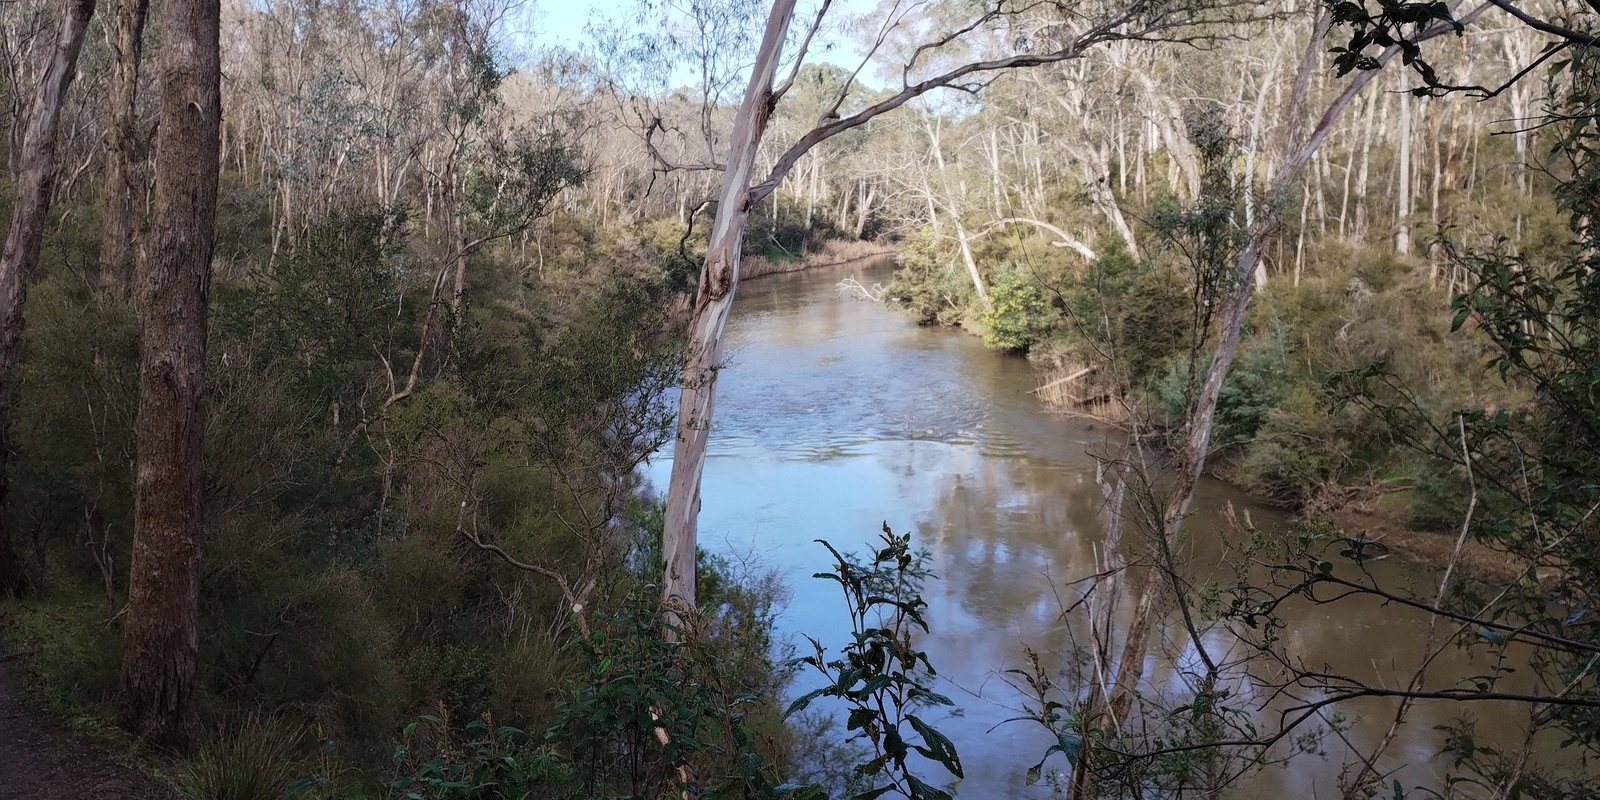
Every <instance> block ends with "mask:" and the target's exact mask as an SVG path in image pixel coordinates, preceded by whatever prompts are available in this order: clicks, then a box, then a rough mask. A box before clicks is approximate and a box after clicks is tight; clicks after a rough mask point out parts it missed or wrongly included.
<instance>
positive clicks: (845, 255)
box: [739, 239, 895, 281]
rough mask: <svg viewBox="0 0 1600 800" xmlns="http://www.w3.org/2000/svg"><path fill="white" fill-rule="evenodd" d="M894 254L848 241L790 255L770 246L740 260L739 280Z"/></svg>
mask: <svg viewBox="0 0 1600 800" xmlns="http://www.w3.org/2000/svg"><path fill="white" fill-rule="evenodd" d="M894 254H895V248H894V247H893V246H892V245H885V244H883V243H881V242H877V241H862V240H851V239H826V240H824V241H823V242H822V243H821V244H820V245H818V246H817V247H816V248H815V249H813V250H809V251H807V252H803V253H790V252H788V251H786V250H780V249H778V248H776V247H771V248H768V249H767V251H766V252H765V253H761V254H758V255H749V256H745V257H744V258H743V259H741V262H740V267H739V279H740V280H746V281H753V280H756V279H758V278H766V277H769V276H772V275H787V274H789V273H793V272H802V271H804V270H808V269H822V268H824V267H839V266H844V265H846V264H851V263H854V262H857V261H866V260H868V259H877V258H887V257H889V256H893V255H894Z"/></svg>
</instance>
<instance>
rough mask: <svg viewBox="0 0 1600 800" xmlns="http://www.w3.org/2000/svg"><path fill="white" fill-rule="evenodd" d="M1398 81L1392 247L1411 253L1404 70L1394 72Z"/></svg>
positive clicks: (1407, 98) (1408, 130)
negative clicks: (1397, 154)
mask: <svg viewBox="0 0 1600 800" xmlns="http://www.w3.org/2000/svg"><path fill="white" fill-rule="evenodd" d="M1396 74H1397V75H1399V81H1400V131H1399V136H1400V163H1399V165H1398V169H1399V170H1400V176H1399V179H1400V186H1399V189H1398V190H1397V191H1396V192H1395V200H1396V203H1397V206H1396V208H1395V217H1396V218H1397V219H1396V221H1397V222H1398V223H1399V224H1398V225H1397V226H1396V228H1395V234H1394V249H1395V251H1396V252H1398V253H1400V254H1401V255H1410V254H1411V93H1410V91H1408V89H1409V87H1408V86H1407V85H1406V71H1405V70H1401V71H1400V72H1398V73H1396Z"/></svg>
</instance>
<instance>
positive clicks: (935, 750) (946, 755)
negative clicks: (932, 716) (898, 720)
mask: <svg viewBox="0 0 1600 800" xmlns="http://www.w3.org/2000/svg"><path fill="white" fill-rule="evenodd" d="M906 721H907V722H910V723H911V727H912V728H913V729H914V730H916V732H917V733H918V734H919V735H921V736H922V741H923V742H924V743H925V744H927V746H928V747H927V749H923V748H920V747H919V748H917V750H918V752H921V753H922V754H923V755H925V756H927V757H928V758H931V759H933V760H934V761H937V762H939V763H940V764H941V765H943V766H944V768H945V769H947V770H949V771H950V773H951V774H953V775H955V776H956V777H957V778H965V777H966V774H965V773H964V772H963V771H962V769H961V756H960V755H958V754H957V753H956V746H955V743H954V742H951V741H950V739H949V738H948V737H946V736H945V735H944V734H942V733H940V732H939V731H937V730H935V729H934V727H933V726H932V725H929V724H927V723H925V722H923V721H922V720H921V719H918V718H917V716H916V715H915V714H908V715H907V716H906Z"/></svg>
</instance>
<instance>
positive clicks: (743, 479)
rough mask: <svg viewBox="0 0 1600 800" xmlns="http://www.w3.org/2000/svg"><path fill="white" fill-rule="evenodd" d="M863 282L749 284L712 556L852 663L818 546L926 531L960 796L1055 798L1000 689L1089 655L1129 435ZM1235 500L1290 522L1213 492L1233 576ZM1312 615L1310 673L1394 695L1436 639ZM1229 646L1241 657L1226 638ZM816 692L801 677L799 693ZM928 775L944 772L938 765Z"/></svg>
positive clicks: (1156, 684)
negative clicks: (768, 585) (759, 584)
mask: <svg viewBox="0 0 1600 800" xmlns="http://www.w3.org/2000/svg"><path fill="white" fill-rule="evenodd" d="M846 276H856V277H859V278H860V279H861V280H862V282H863V283H866V284H869V285H870V284H871V283H873V282H874V281H887V280H888V277H889V267H888V265H887V264H884V263H877V264H868V265H858V266H854V267H850V266H847V267H840V268H831V269H824V270H814V271H810V272H806V273H800V274H797V275H785V276H777V277H772V278H766V279H763V280H760V281H753V282H749V283H746V284H744V285H741V286H740V288H739V292H740V299H739V301H738V303H737V304H736V305H735V311H734V315H733V317H732V320H731V322H730V324H729V331H728V337H729V348H728V353H729V356H728V366H727V368H726V369H725V370H724V371H723V372H722V376H721V382H720V384H719V388H718V395H717V407H716V420H715V428H714V433H713V435H712V437H711V446H710V454H709V458H708V461H707V465H706V474H705V490H704V505H703V511H702V513H701V517H700V530H701V536H702V539H701V543H702V546H703V547H706V548H709V549H711V550H713V551H717V552H720V553H724V554H728V555H731V556H733V557H734V558H735V559H746V558H750V559H754V560H755V561H756V562H759V563H761V564H763V565H766V566H769V567H773V568H776V569H778V570H779V571H781V572H782V573H783V575H784V576H785V577H786V578H787V579H788V582H789V584H790V586H791V587H792V589H793V599H792V601H791V602H790V604H789V606H788V609H787V611H786V613H785V614H784V615H783V617H782V620H781V623H780V624H781V626H782V628H783V629H784V630H785V631H787V632H789V633H802V632H803V633H809V634H812V635H816V636H818V637H820V638H821V639H822V640H823V642H824V643H825V644H829V645H830V646H832V647H837V645H838V644H839V643H840V641H841V640H842V638H843V634H842V633H841V630H842V629H843V628H842V626H844V625H845V624H846V622H845V617H844V612H843V608H842V606H841V604H840V598H839V596H838V593H837V588H836V587H834V585H833V584H831V583H827V582H824V581H820V580H815V579H811V578H810V577H809V576H810V575H812V573H814V572H818V571H823V570H826V569H828V567H829V561H828V557H827V553H826V552H825V551H824V550H823V549H822V548H821V547H820V546H819V545H817V544H814V543H813V540H815V539H819V538H822V539H828V540H830V541H831V542H833V543H834V544H835V545H837V546H840V547H841V549H844V548H856V549H858V550H860V549H862V546H863V545H864V544H865V543H866V542H868V541H870V540H871V539H872V538H873V537H874V536H875V534H876V533H877V531H878V529H879V526H880V525H881V524H882V523H883V522H885V521H887V522H888V524H889V525H890V526H891V527H893V528H894V529H895V530H897V531H906V530H909V531H913V532H914V533H915V535H916V541H917V542H919V543H920V544H921V545H923V546H926V547H927V548H929V549H931V551H932V553H933V561H932V565H931V566H932V568H933V571H934V572H935V573H936V574H937V575H938V576H939V578H938V580H935V581H933V582H932V583H931V584H930V586H929V590H928V591H927V593H926V599H927V600H928V602H929V603H930V606H931V608H930V610H929V612H928V622H929V624H930V626H931V628H932V633H931V635H929V636H927V637H925V639H924V640H923V644H924V646H925V647H926V648H927V650H928V651H929V653H930V657H931V659H932V661H933V663H934V665H935V666H936V667H937V668H938V669H939V671H940V674H941V676H942V681H943V682H944V687H943V688H944V691H945V692H946V693H947V694H949V695H950V696H951V697H953V698H954V699H955V700H956V701H957V704H958V705H959V706H960V711H959V712H958V713H957V714H956V715H954V716H952V717H950V718H948V719H945V720H944V721H943V723H942V724H940V727H941V728H942V729H943V730H944V731H945V732H946V733H947V734H949V735H950V736H951V738H952V739H953V740H954V741H955V743H956V745H957V747H958V749H959V751H960V753H961V758H962V761H963V762H964V764H965V767H966V773H967V777H966V780H965V781H963V782H961V783H960V784H959V786H958V787H957V796H958V797H960V798H962V800H987V799H988V798H995V799H998V798H1032V797H1048V796H1050V790H1049V788H1048V787H1047V786H1044V785H1042V784H1041V785H1036V786H1032V787H1029V786H1025V784H1024V776H1025V773H1026V770H1027V768H1028V767H1029V766H1031V765H1032V764H1034V763H1035V762H1037V761H1038V760H1039V758H1040V757H1041V756H1042V755H1043V753H1044V751H1045V749H1046V748H1047V747H1048V746H1049V745H1050V743H1051V739H1050V737H1049V736H1048V734H1045V733H1044V732H1043V731H1042V730H1041V729H1039V728H1037V727H1034V726H1032V725H1030V724H1027V723H1012V724H1007V725H1000V726H999V727H998V728H996V727H995V726H996V725H999V723H1001V722H1002V721H1003V720H1005V719H1007V718H1009V717H1013V716H1015V715H1016V713H1015V711H1014V708H1015V707H1016V706H1017V705H1018V704H1019V703H1020V698H1019V696H1018V695H1017V693H1016V692H1015V691H1014V690H1013V689H1012V688H1011V687H1009V686H1008V685H1007V684H1006V683H1005V682H1004V681H1003V680H1002V679H1001V675H1000V674H1001V673H1002V671H1004V670H1006V669H1010V668H1014V667H1017V666H1020V665H1021V664H1022V663H1023V659H1024V653H1025V649H1024V648H1028V647H1031V648H1033V649H1035V650H1038V651H1041V652H1044V653H1046V654H1047V658H1049V659H1053V660H1056V661H1054V662H1053V663H1059V659H1060V658H1062V657H1063V655H1064V654H1065V653H1067V652H1069V651H1070V650H1071V647H1072V641H1073V640H1072V638H1071V634H1070V631H1069V627H1074V626H1080V627H1081V625H1082V623H1083V620H1082V619H1081V618H1074V619H1063V616H1062V613H1061V611H1062V602H1063V601H1064V600H1065V601H1067V602H1070V601H1071V599H1072V598H1073V597H1074V595H1073V592H1072V590H1071V588H1070V587H1069V586H1068V584H1069V583H1070V582H1072V581H1075V580H1077V579H1080V578H1083V577H1084V576H1086V575H1089V574H1092V573H1093V572H1095V557H1094V553H1095V547H1096V545H1097V544H1099V542H1100V541H1101V540H1102V537H1103V535H1104V530H1103V526H1104V521H1103V517H1102V514H1101V511H1102V509H1101V505H1102V501H1101V498H1100V494H1099V490H1098V489H1097V488H1096V485H1095V481H1094V469H1095V462H1094V460H1093V459H1092V458H1091V457H1090V456H1089V455H1088V454H1087V452H1086V451H1095V450H1103V449H1104V448H1105V446H1106V442H1107V435H1108V434H1107V433H1106V432H1105V431H1101V430H1096V429H1095V428H1094V427H1092V426H1090V425H1088V424H1086V423H1084V422H1082V421H1073V420H1068V419H1064V418H1062V417H1059V416H1056V415H1052V414H1049V413H1047V412H1045V411H1044V410H1043V409H1041V408H1040V407H1039V405H1038V404H1037V402H1036V401H1035V400H1034V398H1033V396H1032V395H1030V394H1029V393H1028V392H1029V390H1030V389H1032V388H1033V387H1034V385H1035V382H1034V378H1033V375H1032V374H1031V372H1030V370H1029V368H1028V366H1027V364H1026V363H1025V362H1024V361H1022V360H1021V359H1017V358H1008V357H1004V356H1000V355H997V354H995V353H992V352H989V351H986V350H985V349H984V348H983V346H982V345H981V343H980V342H979V341H978V340H977V339H976V338H975V337H972V336H969V335H967V334H963V333H960V332H955V331H949V330H938V329H930V328H919V327H917V326H915V325H913V324H911V323H909V322H908V321H906V320H905V319H903V318H902V317H899V316H897V315H895V314H893V313H892V312H890V311H888V310H886V309H884V308H882V307H880V306H878V305H875V304H872V303H867V302H862V301H857V300H851V299H846V298H841V297H840V296H839V295H838V293H837V292H836V291H835V288H834V287H835V284H836V283H837V282H838V281H839V280H840V279H841V278H842V277H846ZM669 469H670V465H669V464H668V463H666V462H665V461H664V460H663V461H661V462H658V463H656V464H654V465H652V467H651V476H652V478H653V480H654V483H655V484H656V485H657V486H665V484H666V475H667V472H668V471H669ZM1229 504H1231V505H1232V506H1233V508H1234V509H1235V511H1236V512H1237V514H1238V515H1240V516H1242V515H1245V514H1248V515H1249V517H1250V518H1251V520H1252V521H1253V522H1254V523H1255V524H1257V525H1258V526H1272V525H1275V524H1278V523H1280V522H1281V521H1282V520H1281V518H1280V517H1279V516H1278V515H1277V514H1275V513H1274V512H1272V511H1270V510H1267V509H1265V508H1262V507H1259V506H1257V505H1255V504H1253V503H1252V502H1251V500H1250V499H1249V498H1248V497H1246V496H1244V495H1242V494H1241V493H1239V492H1238V491H1236V490H1234V489H1232V488H1230V487H1228V486H1226V485H1223V484H1220V483H1214V482H1213V483H1207V484H1205V485H1204V486H1203V487H1202V489H1201V493H1200V495H1199V497H1198V499H1197V501H1196V504H1195V505H1196V508H1197V512H1196V514H1195V516H1194V517H1193V518H1192V520H1191V522H1189V523H1188V525H1189V526H1190V527H1189V528H1188V531H1189V532H1190V533H1191V537H1192V538H1193V539H1194V548H1195V553H1194V555H1195V561H1196V563H1200V564H1204V563H1208V562H1211V563H1214V562H1215V561H1216V559H1217V554H1218V550H1219V544H1218V543H1219V541H1220V540H1221V537H1222V533H1221V532H1222V531H1223V530H1225V529H1226V526H1227V523H1226V522H1225V519H1224V516H1223V514H1222V513H1221V512H1222V510H1223V509H1224V508H1225V507H1227V506H1228V505H1229ZM1385 563H1389V562H1385ZM1390 569H1392V570H1396V571H1398V572H1397V573H1396V574H1393V575H1391V576H1390V577H1391V578H1392V579H1395V580H1399V581H1401V582H1402V583H1403V582H1405V581H1408V580H1415V581H1417V582H1419V584H1423V583H1427V582H1430V581H1433V580H1436V578H1434V577H1432V576H1431V575H1428V574H1427V573H1426V571H1425V570H1422V569H1421V568H1418V567H1415V566H1411V567H1408V566H1405V565H1401V564H1396V565H1395V566H1393V567H1390ZM1407 573H1410V574H1407ZM830 587H833V588H830ZM1127 605H1128V604H1127V603H1124V608H1125V607H1126V606H1127ZM1294 613H1296V614H1297V616H1295V617H1294V618H1293V619H1292V622H1291V625H1290V626H1289V628H1288V629H1287V630H1286V631H1285V632H1284V638H1285V639H1286V640H1288V641H1289V642H1290V644H1291V646H1292V648H1293V649H1294V651H1295V652H1296V653H1297V654H1298V655H1299V656H1300V657H1302V658H1303V659H1305V662H1306V663H1307V664H1308V665H1311V666H1321V665H1327V666H1330V667H1332V668H1333V669H1336V670H1342V671H1347V672H1348V673H1350V674H1355V675H1358V676H1361V677H1363V678H1366V679H1369V680H1375V681H1384V682H1386V683H1388V684H1390V685H1394V684H1396V683H1400V682H1403V681H1402V679H1401V678H1400V677H1397V676H1401V675H1407V676H1408V675H1409V674H1410V673H1409V671H1407V667H1408V665H1411V664H1415V663H1416V661H1417V658H1418V654H1419V652H1420V650H1421V647H1422V639H1423V636H1424V635H1425V632H1426V623H1425V622H1424V621H1423V620H1421V619H1420V618H1417V617H1415V616H1412V615H1408V614H1405V613H1402V611H1400V610H1396V609H1394V608H1380V607H1378V606H1376V605H1375V604H1371V603H1365V604H1346V605H1343V606H1340V607H1339V609H1338V614H1337V615H1335V614H1334V613H1333V612H1332V611H1329V610H1323V609H1316V608H1301V609H1297V610H1295V612H1294ZM1181 630H1182V629H1181V628H1180V627H1179V626H1176V625H1168V626H1166V628H1165V631H1164V636H1166V639H1165V641H1164V642H1163V643H1162V645H1161V649H1162V651H1163V652H1165V653H1182V652H1184V651H1185V650H1189V649H1191V648H1190V645H1189V643H1187V642H1186V641H1184V637H1183V636H1182V635H1180V633H1179V632H1181ZM1212 644H1213V645H1214V646H1215V647H1216V649H1217V650H1219V651H1220V650H1221V649H1223V648H1225V646H1226V642H1225V641H1223V637H1221V636H1220V635H1219V638H1218V641H1216V642H1213V643H1212ZM1483 672H1485V665H1484V664H1483V663H1481V661H1480V662H1478V663H1473V662H1472V661H1471V660H1470V659H1469V657H1468V656H1467V655H1466V654H1463V653H1461V652H1458V651H1455V650H1451V651H1447V652H1446V653H1445V654H1444V655H1443V656H1442V657H1441V658H1440V660H1439V661H1437V662H1435V666H1434V668H1433V674H1435V675H1446V676H1453V675H1461V674H1482V673H1483ZM1147 675H1148V676H1150V679H1151V680H1152V681H1153V688H1154V689H1155V690H1157V691H1161V690H1166V689H1175V688H1178V687H1176V686H1175V684H1174V680H1175V679H1174V671H1173V669H1172V668H1171V657H1170V656H1162V655H1152V657H1151V661H1150V665H1149V669H1148V670H1147ZM815 682H816V679H815V678H813V677H809V676H802V677H801V678H800V679H799V683H798V685H797V687H796V688H797V689H799V690H805V689H808V688H814V687H813V686H812V685H811V684H813V683H815ZM1391 708H1392V707H1391V706H1390V705H1389V703H1388V701H1373V702H1370V703H1365V704H1362V705H1352V706H1350V707H1348V708H1346V709H1345V712H1346V713H1347V714H1352V715H1357V718H1356V719H1355V720H1354V723H1353V727H1352V729H1351V730H1350V731H1349V732H1348V734H1347V736H1348V737H1349V739H1350V740H1351V741H1352V742H1354V743H1356V744H1357V745H1358V746H1361V745H1370V744H1371V743H1373V742H1376V741H1377V740H1378V739H1379V738H1380V737H1381V736H1382V735H1383V733H1384V731H1386V730H1387V729H1388V727H1389V724H1390V722H1391V719H1392V711H1391ZM1472 710H1473V712H1474V713H1475V715H1476V716H1477V718H1478V719H1479V720H1480V721H1481V722H1482V723H1483V724H1484V725H1485V726H1490V727H1497V728H1501V729H1504V730H1507V731H1512V730H1515V729H1518V728H1520V727H1521V726H1523V725H1524V724H1525V723H1526V715H1525V714H1524V713H1522V712H1520V711H1517V710H1515V709H1509V708H1495V707H1493V706H1491V705H1490V704H1479V705H1478V706H1477V707H1475V708H1473V709H1472ZM1460 713H1461V709H1460V708H1459V707H1458V706H1452V705H1450V704H1443V703H1436V704H1431V705H1430V704H1424V705H1421V706H1420V707H1418V708H1417V709H1415V710H1414V711H1413V712H1412V714H1411V717H1410V719H1409V725H1408V726H1407V727H1406V728H1404V729H1403V733H1402V735H1401V737H1400V739H1399V740H1398V741H1397V742H1396V744H1395V746H1394V747H1392V748H1391V751H1390V756H1391V757H1390V759H1388V760H1387V761H1386V762H1385V763H1386V764H1387V765H1389V766H1398V765H1400V764H1401V763H1405V764H1409V765H1410V766H1408V767H1406V768H1405V769H1404V770H1403V771H1402V772H1400V773H1397V775H1396V777H1398V778H1400V779H1401V780H1402V781H1403V783H1404V784H1406V785H1407V786H1408V787H1410V786H1414V785H1417V784H1424V785H1427V784H1436V782H1437V780H1438V779H1439V778H1440V777H1441V776H1442V774H1443V772H1444V768H1445V764H1444V762H1443V760H1441V759H1439V758H1437V753H1438V750H1439V746H1440V742H1441V738H1440V737H1441V734H1440V733H1439V732H1437V731H1435V730H1434V726H1436V725H1441V724H1445V723H1447V722H1450V721H1452V720H1454V719H1456V718H1457V716H1458V715H1459V714H1460ZM1259 716H1260V724H1261V725H1262V726H1263V727H1267V726H1272V725H1275V724H1276V719H1277V715H1276V714H1273V713H1271V712H1270V711H1269V712H1263V713H1262V714H1260V715H1259ZM991 729H993V730H991ZM1324 746H1325V749H1326V751H1327V755H1326V757H1325V758H1319V757H1316V756H1302V757H1299V758H1297V759H1295V760H1294V761H1293V762H1291V763H1290V764H1289V765H1288V766H1287V767H1285V768H1279V767H1274V768H1269V769H1268V770H1267V771H1266V772H1265V773H1263V774H1261V775H1259V776H1256V777H1254V778H1252V779H1251V780H1250V781H1248V782H1247V783H1246V784H1245V785H1244V786H1242V787H1241V788H1240V790H1239V791H1237V792H1236V793H1235V796H1240V797H1265V798H1277V797H1287V796H1298V797H1307V798H1309V797H1314V796H1324V797H1326V796H1337V790H1336V786H1337V776H1338V774H1339V772H1340V770H1341V769H1342V767H1343V765H1344V764H1345V762H1346V760H1347V757H1348V749H1347V747H1346V746H1345V745H1344V744H1342V743H1341V742H1340V741H1339V740H1338V739H1337V738H1334V737H1329V738H1328V740H1327V741H1326V742H1325V744H1324ZM1053 759H1054V760H1052V762H1051V764H1052V765H1054V766H1056V767H1061V768H1064V766H1065V764H1064V762H1062V761H1061V760H1060V757H1059V756H1056V757H1053ZM1391 762H1392V763H1391ZM924 777H942V776H941V775H940V774H939V773H938V772H937V771H936V770H934V769H931V768H930V770H929V771H928V773H927V774H926V775H925V776H924ZM941 782H942V781H941Z"/></svg>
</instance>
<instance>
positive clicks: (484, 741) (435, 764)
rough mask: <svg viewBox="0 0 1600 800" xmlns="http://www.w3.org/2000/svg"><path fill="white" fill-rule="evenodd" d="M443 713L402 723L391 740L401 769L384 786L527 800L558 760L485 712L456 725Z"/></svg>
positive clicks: (415, 794)
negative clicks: (399, 736) (399, 735)
mask: <svg viewBox="0 0 1600 800" xmlns="http://www.w3.org/2000/svg"><path fill="white" fill-rule="evenodd" d="M448 719H449V718H448V717H445V716H424V717H422V718H421V719H420V720H418V721H417V722H413V723H411V724H410V725H407V726H406V729H405V738H404V740H403V741H402V742H401V743H400V744H399V745H396V746H395V751H394V760H395V764H396V766H397V767H398V768H399V771H400V773H401V775H400V777H397V778H395V779H394V780H393V781H392V782H391V783H390V784H389V788H390V789H391V790H392V791H393V793H394V796H396V797H398V798H403V800H532V798H541V797H546V796H547V795H545V794H543V793H542V791H541V790H542V787H543V786H544V785H545V784H546V783H547V782H548V781H549V779H550V776H551V775H552V773H553V772H554V771H555V770H556V769H557V767H558V765H557V764H556V763H555V762H553V761H552V759H551V757H550V756H549V754H548V752H547V751H546V750H544V749H543V748H540V747H537V746H536V743H535V742H534V741H532V737H530V736H528V734H527V733H526V732H524V731H523V730H522V729H520V728H516V727H513V726H510V725H500V726H495V725H494V724H493V722H492V720H491V719H490V718H489V717H488V716H487V715H485V716H483V717H480V718H478V719H474V720H472V721H471V722H468V723H467V724H466V725H465V726H462V727H461V729H460V730H456V729H455V728H454V727H453V726H452V725H451V724H450V723H449V722H448Z"/></svg>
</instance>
